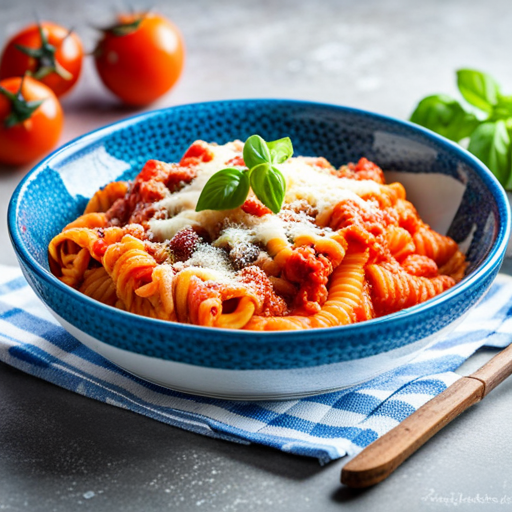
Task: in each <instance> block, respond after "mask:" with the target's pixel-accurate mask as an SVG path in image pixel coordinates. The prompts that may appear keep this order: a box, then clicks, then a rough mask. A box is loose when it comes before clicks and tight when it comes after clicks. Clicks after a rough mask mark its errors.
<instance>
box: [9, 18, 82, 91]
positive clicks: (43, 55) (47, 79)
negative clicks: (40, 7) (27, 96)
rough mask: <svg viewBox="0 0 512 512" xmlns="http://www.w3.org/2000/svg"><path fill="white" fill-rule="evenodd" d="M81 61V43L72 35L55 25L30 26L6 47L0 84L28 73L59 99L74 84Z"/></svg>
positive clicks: (80, 67) (78, 74)
mask: <svg viewBox="0 0 512 512" xmlns="http://www.w3.org/2000/svg"><path fill="white" fill-rule="evenodd" d="M41 31H42V36H43V37H42V38H41ZM19 47H22V48H25V50H22V49H20V48H19ZM25 52H27V53H30V54H31V55H32V56H30V55H28V54H27V53H25ZM82 57H83V51H82V43H81V42H80V39H79V38H78V36H77V35H76V34H74V33H70V32H69V31H68V30H66V29H65V28H64V27H61V26H60V25H56V24H55V23H48V22H44V23H41V25H40V26H39V25H31V26H29V27H27V28H25V29H24V30H22V31H21V32H19V33H18V34H17V35H15V36H14V37H13V38H12V39H11V40H10V41H9V42H8V43H7V46H6V47H5V49H4V52H3V54H2V61H1V62H0V80H1V79H4V78H10V77H12V76H23V75H24V74H25V72H27V71H28V72H30V74H31V75H32V76H33V77H34V78H36V79H37V80H39V81H40V82H42V83H44V84H45V85H47V86H48V87H49V88H50V89H51V90H52V91H53V92H54V93H55V94H56V95H57V96H61V95H62V94H64V93H65V92H67V91H69V89H71V87H73V85H75V83H76V81H77V80H78V77H79V76H80V70H81V69H82Z"/></svg>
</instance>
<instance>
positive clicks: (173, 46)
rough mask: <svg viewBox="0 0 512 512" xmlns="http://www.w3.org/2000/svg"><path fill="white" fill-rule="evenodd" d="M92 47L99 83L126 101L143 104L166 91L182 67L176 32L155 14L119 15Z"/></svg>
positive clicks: (173, 82) (182, 50) (171, 25)
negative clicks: (112, 25)
mask: <svg viewBox="0 0 512 512" xmlns="http://www.w3.org/2000/svg"><path fill="white" fill-rule="evenodd" d="M119 21H120V23H119V25H117V26H115V27H111V28H109V29H107V30H105V31H104V34H103V38H102V39H101V40H100V41H99V43H98V46H97V48H96V51H95V61H96V69H97V70H98V73H99V75H100V77H101V79H102V80H103V83H104V84H105V85H106V86H107V87H108V88H109V89H110V90H111V91H112V92H113V93H114V94H115V95H116V96H118V97H119V98H120V99H121V100H122V101H124V102H125V103H128V104H130V105H147V104H149V103H151V102H153V101H155V100H156V99H157V98H159V97H160V96H162V95H163V94H164V93H166V92H167V91H168V90H169V89H170V88H171V87H172V86H173V85H174V84H175V83H176V81H177V80H178V78H179V76H180V74H181V71H182V69H183V61H184V45H183V40H182V37H181V34H180V32H179V31H178V29H177V28H176V27H175V26H174V25H173V24H172V23H171V22H170V21H169V20H167V19H165V18H164V17H162V16H159V15H157V14H152V13H147V14H139V15H121V16H119Z"/></svg>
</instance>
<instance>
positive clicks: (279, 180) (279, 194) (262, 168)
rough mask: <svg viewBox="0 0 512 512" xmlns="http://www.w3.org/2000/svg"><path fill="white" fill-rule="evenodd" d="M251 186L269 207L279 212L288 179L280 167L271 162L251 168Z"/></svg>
mask: <svg viewBox="0 0 512 512" xmlns="http://www.w3.org/2000/svg"><path fill="white" fill-rule="evenodd" d="M251 187H252V190H253V192H254V193H255V194H256V197H257V198H258V199H259V200H260V201H261V202H262V203H263V204H264V205H265V206H266V207H267V208H270V210H272V212H273V213H279V211H280V210H281V206H282V205H283V201H284V195H285V192H286V180H285V179H284V176H283V175H282V173H281V171H280V170H279V169H277V168H276V167H274V166H273V165H271V164H269V163H263V164H260V165H258V166H256V167H255V168H253V169H251Z"/></svg>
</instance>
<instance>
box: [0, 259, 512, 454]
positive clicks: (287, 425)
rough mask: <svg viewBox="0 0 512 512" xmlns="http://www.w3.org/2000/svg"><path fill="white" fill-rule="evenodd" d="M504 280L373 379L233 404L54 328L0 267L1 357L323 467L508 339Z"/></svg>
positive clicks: (80, 389) (164, 417) (508, 291)
mask: <svg viewBox="0 0 512 512" xmlns="http://www.w3.org/2000/svg"><path fill="white" fill-rule="evenodd" d="M511 284H512V278H511V277H508V276H504V275H500V276H498V279H497V280H496V282H495V283H494V285H493V286H492V288H491V290H490V291H489V293H488V294H487V295H486V297H485V298H484V300H483V301H482V302H481V303H480V304H479V305H478V306H477V308H476V309H475V310H474V311H473V312H472V313H471V315H470V317H469V318H468V319H467V320H465V321H464V322H463V323H462V324H461V325H460V326H459V327H458V328H457V329H456V330H455V331H454V332H453V333H452V334H450V335H449V336H448V337H446V338H443V339H441V340H440V341H438V342H437V343H436V344H435V345H433V346H431V347H430V348H429V349H427V350H425V351H423V352H422V353H421V354H420V355H418V356H417V357H416V358H415V359H414V360H413V361H412V362H411V363H409V364H407V365H404V366H402V367H400V368H398V369H396V370H393V371H390V372H388V373H386V374H384V375H381V376H379V377H377V378H375V379H373V380H371V381H370V382H366V383H364V384H361V385H359V386H354V387H352V388H349V389H345V390H343V391H337V392H335V393H328V394H324V395H320V396H314V397H309V398H303V399H300V400H287V401H267V402H232V401H227V400H215V399H211V398H203V397H197V396H192V395H186V394H183V393H177V392H174V391H170V390H168V389H165V388H162V387H159V386H156V385H154V384H150V383H148V382H145V381H143V380H141V379H138V378H137V377H134V376H133V375H130V374H128V373H126V372H125V371H124V370H122V369H120V368H118V367H117V366H115V365H113V364H112V363H110V362H109V361H107V360H106V359H104V358H103V357H101V356H99V355H97V354H96V353H95V352H93V351H91V350H89V349H88V348H87V347H85V346H84V345H82V344H81V343H80V342H78V341H77V340H76V339H75V338H73V337H72V336H71V335H70V334H68V333H67V332H66V331H65V330H64V329H63V328H62V327H60V326H59V325H58V324H57V323H56V321H55V320H54V319H53V317H52V316H51V315H50V314H49V313H48V311H47V310H46V308H45V307H44V306H43V304H42V303H41V302H40V301H39V299H38V298H37V297H36V296H35V295H34V293H33V292H32V290H31V289H30V288H29V287H28V285H27V283H26V281H25V280H24V278H23V277H22V276H21V272H20V270H19V269H17V268H13V267H1V266H0V360H1V361H3V362H5V363H7V364H10V365H12V366H14V367H16V368H18V369H20V370H22V371H24V372H27V373H30V374H32V375H35V376H37V377H40V378H42V379H44V380H47V381H49V382H53V383H54V384H57V385H58V386H61V387H63V388H66V389H69V390H71V391H75V392H77V393H80V394H81V395H85V396H88V397H91V398H95V399H96V400H100V401H102V402H106V403H109V404H111V405H115V406H117V407H123V408H125V409H130V410H132V411H134V412H137V413H140V414H144V415H146V416H149V417H150V418H154V419H156V420H159V421H162V422H164V423H168V424H170V425H174V426H177V427H181V428H185V429H187V430H192V431H194V432H197V433H200V434H205V435H208V436H211V437H217V438H221V439H227V440H230V441H235V442H238V443H244V444H249V443H260V444H264V445H267V446H272V447H274V448H278V449H280V450H283V451H285V452H290V453H295V454H297V455H307V456H311V457H317V458H318V459H319V460H320V462H321V463H325V462H328V461H330V460H332V459H336V458H338V457H341V456H343V455H345V454H354V453H356V452H358V451H359V450H361V449H362V448H364V447H365V446H367V445H368V444H369V443H371V442H372V441H374V440H375V439H377V438H378V437H379V436H381V435H382V434H384V433H385V432H387V431H388V430H390V429H391V428H393V427H394V426H395V425H397V424H398V423H399V422H400V421H402V420H403V419H404V418H406V417H407V416H408V415H409V414H411V413H412V412H414V411H415V410H416V409H417V408H418V407H420V406H421V405H423V404H424V403H425V402H427V401H428V400H430V399H431V398H433V397H434V396H435V395H437V394H438V393H440V392H441V391H443V390H444V389H446V387H447V386H449V385H450V384H452V383H453V382H455V381H456V380H457V379H458V378H459V376H458V375H456V374H455V373H453V371H454V370H455V369H456V368H457V367H458V366H459V365H460V364H461V363H462V362H463V361H464V360H466V359H467V358H468V357H469V356H470V355H471V354H473V352H475V350H477V349H478V348H480V347H482V346H484V345H485V346H492V347H505V346H506V345H508V343H509V342H510V340H511V333H512V286H511Z"/></svg>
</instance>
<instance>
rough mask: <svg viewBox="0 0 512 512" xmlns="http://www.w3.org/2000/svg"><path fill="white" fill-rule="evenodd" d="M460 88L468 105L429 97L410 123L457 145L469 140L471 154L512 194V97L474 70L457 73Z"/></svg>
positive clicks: (420, 105) (490, 78) (454, 100)
mask: <svg viewBox="0 0 512 512" xmlns="http://www.w3.org/2000/svg"><path fill="white" fill-rule="evenodd" d="M457 86H458V88H459V91H460V93H461V95H462V97H463V98H464V100H465V102H466V103H465V104H464V103H463V102H460V101H458V100H456V99H455V98H452V97H450V96H447V95H445V94H436V95H433V96H427V97H426V98H424V99H422V100H421V101H420V102H419V103H418V105H417V107H416V109H415V110H414V112H413V113H412V115H411V118H410V120H411V121H412V122H414V123H417V124H420V125H422V126H424V127H425V128H429V129H430V130H432V131H434V132H437V133H439V134H440V135H443V136H444V137H447V138H448V139H451V140H453V141H455V142H460V141H463V140H466V139H468V137H469V143H468V146H467V147H468V150H469V151H470V152H471V153H473V154H474V155H475V156H476V157H477V158H479V159H480V160H481V161H482V162H483V163H484V164H485V165H487V167H489V169H490V170H491V171H492V173H493V174H494V175H495V176H496V178H498V180H499V181H500V183H501V184H502V185H503V186H504V187H505V188H506V189H507V190H512V96H505V95H503V94H502V93H501V89H500V86H499V84H498V83H497V82H496V80H494V78H493V77H492V76H490V75H488V74H486V73H483V72H481V71H476V70H473V69H459V70H458V71H457Z"/></svg>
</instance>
